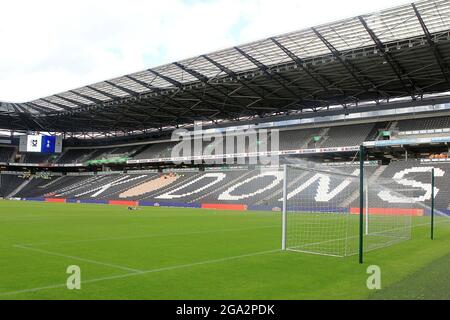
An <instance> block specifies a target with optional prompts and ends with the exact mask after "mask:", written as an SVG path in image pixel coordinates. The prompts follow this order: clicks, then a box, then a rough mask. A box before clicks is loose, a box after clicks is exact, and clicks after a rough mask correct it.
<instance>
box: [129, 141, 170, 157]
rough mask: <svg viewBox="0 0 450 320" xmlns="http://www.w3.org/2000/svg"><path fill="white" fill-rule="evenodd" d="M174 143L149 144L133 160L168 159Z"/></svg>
mask: <svg viewBox="0 0 450 320" xmlns="http://www.w3.org/2000/svg"><path fill="white" fill-rule="evenodd" d="M175 145H176V142H160V143H152V144H149V145H148V146H147V147H146V148H145V149H144V150H142V151H141V152H140V153H139V154H137V155H136V156H135V157H133V159H136V160H137V159H154V158H168V157H170V156H171V152H172V148H173V147H174V146H175Z"/></svg>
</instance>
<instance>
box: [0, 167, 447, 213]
mask: <svg viewBox="0 0 450 320" xmlns="http://www.w3.org/2000/svg"><path fill="white" fill-rule="evenodd" d="M431 167H434V168H435V172H436V188H437V192H436V208H438V209H439V210H446V209H447V208H448V207H449V206H450V187H449V186H448V184H447V183H445V179H444V177H445V176H448V175H449V174H450V162H438V163H432V164H430V163H425V162H422V161H417V160H415V161H393V162H392V163H391V164H389V165H387V166H386V165H385V166H375V165H372V166H368V167H366V174H367V178H368V179H369V191H370V192H373V194H371V196H370V199H371V200H370V206H371V207H380V208H383V207H393V208H395V207H402V206H403V205H404V203H403V202H404V201H403V200H404V199H403V200H402V199H399V197H398V195H397V194H396V192H399V191H401V190H405V188H409V189H410V190H413V193H412V195H414V197H416V201H417V203H420V204H423V205H424V206H429V205H430V190H429V189H430V170H431ZM331 172H334V173H337V174H340V175H346V176H350V175H352V176H355V177H356V176H358V167H357V166H354V165H353V166H342V167H334V168H333V170H332V171H331ZM326 176H329V180H328V179H327V178H325V180H321V179H323V178H324V177H326ZM393 178H394V180H392V179H393ZM387 179H389V181H390V184H389V186H386V188H385V190H381V189H380V188H378V189H377V188H376V187H374V186H375V185H377V184H380V185H382V181H383V180H387ZM401 179H406V180H407V182H406V183H405V180H401ZM356 180H357V179H355V180H352V179H348V181H347V180H346V179H343V178H341V177H338V176H336V175H335V174H331V175H327V174H326V172H324V173H321V172H316V171H304V172H302V173H301V174H299V175H298V176H297V177H296V179H295V180H293V181H291V182H290V186H289V188H290V189H291V190H293V192H292V195H290V197H291V198H294V199H295V200H296V202H297V203H303V204H305V206H308V205H311V206H314V207H327V206H329V203H328V201H329V200H331V199H332V201H333V203H334V204H336V203H339V204H340V206H342V207H346V206H349V205H352V206H355V207H356V206H357V192H358V183H357V181H356ZM23 181H24V180H23V178H20V177H18V176H14V175H2V186H1V193H0V194H1V195H3V196H6V195H8V194H9V193H10V192H12V191H13V190H14V188H16V187H17V186H19V185H20V183H21V182H23ZM393 181H395V183H393ZM281 182H282V174H281V171H280V170H277V169H266V170H259V169H224V170H218V171H209V172H179V173H175V172H172V173H170V172H169V173H163V174H161V173H160V174H158V173H150V174H126V173H112V174H98V175H95V176H62V177H51V178H50V179H41V178H35V179H33V180H32V181H31V182H30V183H29V184H28V185H27V186H26V187H25V188H24V189H23V190H21V191H20V192H19V193H18V194H17V195H15V196H17V197H60V198H67V199H106V200H141V201H150V202H158V203H170V202H179V203H223V204H245V205H248V206H262V207H271V208H276V207H280V205H281V201H280V199H281V191H282V189H281V188H282V183H281ZM370 188H373V190H372V189H370ZM336 190H337V191H336ZM380 191H383V192H381V193H380ZM318 195H321V196H318ZM355 195H356V197H355ZM402 201H403V202H402Z"/></svg>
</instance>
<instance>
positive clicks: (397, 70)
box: [358, 16, 422, 99]
mask: <svg viewBox="0 0 450 320" xmlns="http://www.w3.org/2000/svg"><path fill="white" fill-rule="evenodd" d="M358 19H359V21H360V22H361V24H362V25H363V27H364V29H366V31H367V33H368V34H369V35H370V37H371V38H372V41H373V42H374V43H375V45H376V47H377V49H378V51H380V52H381V54H382V55H383V57H384V60H385V61H386V62H387V63H388V64H389V66H390V67H391V69H392V71H393V72H394V74H395V76H396V77H397V79H398V80H399V81H400V83H401V84H402V86H403V88H404V89H405V90H406V91H407V92H409V95H410V96H411V98H413V99H415V98H416V97H415V92H416V93H419V94H420V93H421V92H422V90H421V89H420V88H418V87H417V86H416V85H415V84H414V83H413V82H412V80H411V79H409V78H408V77H407V76H405V72H404V70H403V68H402V67H401V66H400V64H399V63H398V62H397V61H396V60H395V59H394V58H393V57H392V55H391V54H390V53H389V52H387V51H386V49H385V46H384V44H383V43H382V42H381V41H380V39H379V38H378V37H377V35H376V34H375V32H374V31H373V30H372V29H371V28H370V27H369V26H368V25H367V22H366V21H365V20H364V18H363V17H362V16H359V17H358ZM405 80H406V81H408V83H406V82H405Z"/></svg>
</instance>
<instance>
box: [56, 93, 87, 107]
mask: <svg viewBox="0 0 450 320" xmlns="http://www.w3.org/2000/svg"><path fill="white" fill-rule="evenodd" d="M55 97H57V98H59V99H61V100H64V101H67V102H70V103H72V104H74V105H76V106H78V107H85V105H83V104H82V103H81V102H78V101H76V100H74V99H70V98H66V97H63V96H61V95H58V94H55Z"/></svg>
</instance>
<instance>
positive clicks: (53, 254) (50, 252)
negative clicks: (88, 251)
mask: <svg viewBox="0 0 450 320" xmlns="http://www.w3.org/2000/svg"><path fill="white" fill-rule="evenodd" d="M13 247H14V248H19V249H24V250H29V251H34V252H39V253H43V254H47V255H51V256H56V257H62V258H67V259H74V260H78V261H83V262H87V263H91V264H97V265H100V266H106V267H110V268H115V269H120V270H125V271H131V272H134V273H137V272H142V271H143V270H139V269H133V268H129V267H125V266H121V265H117V264H112V263H107V262H102V261H97V260H92V259H86V258H81V257H77V256H71V255H67V254H63V253H59V252H54V251H48V250H44V249H38V248H32V247H29V246H24V245H20V244H15V245H13Z"/></svg>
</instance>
